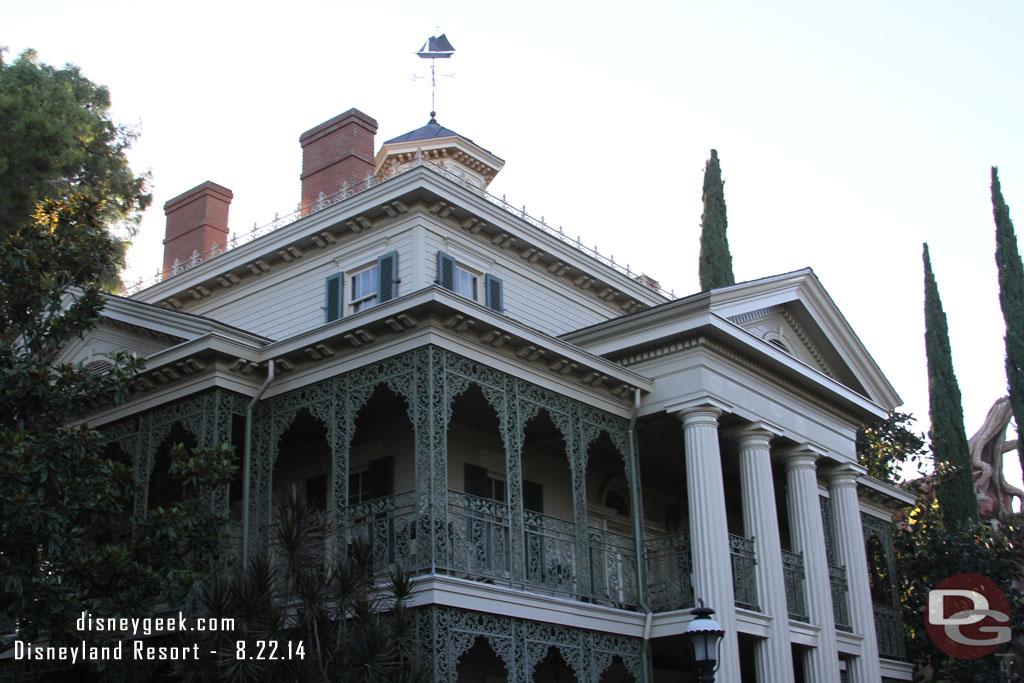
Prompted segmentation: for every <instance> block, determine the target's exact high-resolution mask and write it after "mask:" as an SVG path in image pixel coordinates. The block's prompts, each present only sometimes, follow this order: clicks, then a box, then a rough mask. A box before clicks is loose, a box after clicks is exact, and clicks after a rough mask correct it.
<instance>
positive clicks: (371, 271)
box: [347, 261, 381, 314]
mask: <svg viewBox="0 0 1024 683" xmlns="http://www.w3.org/2000/svg"><path fill="white" fill-rule="evenodd" d="M365 276H369V279H370V283H371V285H372V287H373V291H372V292H370V293H369V294H363V295H362V296H359V297H357V296H356V278H362V277H365ZM348 278H349V280H348V282H349V288H348V291H349V301H348V302H347V308H348V310H349V313H351V314H355V313H360V312H362V311H368V310H369V309H371V308H373V307H374V306H378V305H380V303H381V302H380V263H379V262H378V261H373V262H372V263H368V264H367V265H365V266H363V267H361V268H355V269H352V270H350V271H349V272H348ZM367 302H372V303H370V304H369V305H365V304H366V303H367Z"/></svg>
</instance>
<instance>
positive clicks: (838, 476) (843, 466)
mask: <svg viewBox="0 0 1024 683" xmlns="http://www.w3.org/2000/svg"><path fill="white" fill-rule="evenodd" d="M822 474H824V475H825V479H826V480H827V481H828V485H829V486H830V487H831V488H834V489H837V488H844V487H847V488H857V478H858V477H860V476H861V475H864V474H867V469H866V468H864V467H862V466H861V465H855V464H854V463H852V462H844V463H840V464H838V465H834V466H832V467H829V468H828V469H826V470H824V471H823V472H822Z"/></svg>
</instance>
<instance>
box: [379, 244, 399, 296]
mask: <svg viewBox="0 0 1024 683" xmlns="http://www.w3.org/2000/svg"><path fill="white" fill-rule="evenodd" d="M377 266H378V268H377V272H378V273H379V274H380V283H379V287H378V288H377V291H378V292H379V293H380V302H381V303H384V302H385V301H391V300H392V299H394V298H395V297H396V296H398V252H397V251H392V252H388V253H387V254H384V255H383V256H381V257H380V258H379V259H377Z"/></svg>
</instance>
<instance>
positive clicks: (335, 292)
mask: <svg viewBox="0 0 1024 683" xmlns="http://www.w3.org/2000/svg"><path fill="white" fill-rule="evenodd" d="M398 283H399V279H398V252H395V251H391V252H388V253H387V254H384V255H383V256H381V257H380V258H378V259H377V261H376V262H374V263H369V264H366V265H364V266H361V267H360V268H357V269H355V270H352V271H349V274H348V278H347V279H346V278H345V273H335V274H334V275H330V276H328V277H327V282H326V285H325V288H324V289H325V291H324V311H325V315H324V321H325V322H334V321H335V320H338V319H339V318H341V317H342V316H343V314H344V311H346V310H347V311H348V312H349V313H358V312H360V311H365V310H366V309H368V308H373V307H374V306H376V305H377V304H381V303H384V302H385V301H390V300H392V299H394V298H395V297H396V296H398Z"/></svg>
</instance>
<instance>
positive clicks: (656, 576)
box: [644, 531, 694, 611]
mask: <svg viewBox="0 0 1024 683" xmlns="http://www.w3.org/2000/svg"><path fill="white" fill-rule="evenodd" d="M644 553H645V555H646V561H647V585H648V600H649V604H650V607H651V609H652V610H655V611H667V610H676V609H686V608H690V607H693V606H694V601H693V563H692V561H691V559H690V534H689V532H686V531H680V532H679V533H675V534H671V535H669V536H662V537H660V538H649V539H647V540H646V541H645V542H644Z"/></svg>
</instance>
